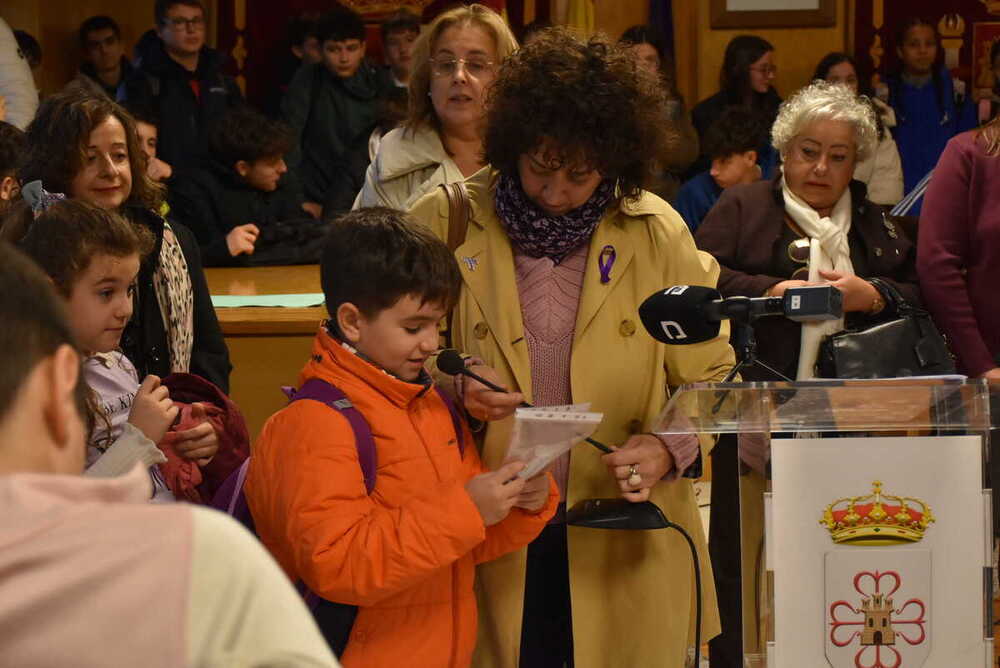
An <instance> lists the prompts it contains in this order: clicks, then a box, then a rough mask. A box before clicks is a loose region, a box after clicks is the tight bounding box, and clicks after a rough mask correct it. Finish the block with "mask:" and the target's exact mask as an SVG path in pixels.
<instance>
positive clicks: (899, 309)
mask: <svg viewBox="0 0 1000 668" xmlns="http://www.w3.org/2000/svg"><path fill="white" fill-rule="evenodd" d="M868 282H869V283H871V284H872V285H874V286H875V289H876V290H878V291H879V292H880V293H882V296H883V297H885V300H886V302H887V303H889V304H891V305H892V307H893V309H895V311H896V313H897V314H898V315H900V316H910V315H923V314H925V313H926V311H924V310H923V309H922V308H920V307H918V306H914V305H913V304H911V303H910V302H908V301H906V299H905V298H904V297H903V295H902V293H901V292H900V291H899V290H898V289H897V288H896V286H895V285H893V284H892V283H890V282H889V281H884V280H882V279H881V278H869V279H868Z"/></svg>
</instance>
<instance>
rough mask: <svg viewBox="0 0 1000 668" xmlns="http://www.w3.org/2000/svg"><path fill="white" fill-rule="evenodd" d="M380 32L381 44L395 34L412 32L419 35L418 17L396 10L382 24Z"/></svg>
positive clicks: (408, 12) (406, 11)
mask: <svg viewBox="0 0 1000 668" xmlns="http://www.w3.org/2000/svg"><path fill="white" fill-rule="evenodd" d="M381 31H382V33H381V34H382V42H383V43H384V42H385V40H386V39H388V38H389V35H392V34H393V33H397V32H412V33H413V34H415V35H419V34H420V17H419V16H417V15H416V14H414V13H413V12H411V11H409V10H406V9H398V10H396V11H395V12H393V13H392V14H390V15H389V18H387V19H386V20H385V21H383V22H382V26H381Z"/></svg>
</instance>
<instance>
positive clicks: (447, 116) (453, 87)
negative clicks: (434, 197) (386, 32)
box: [354, 4, 517, 211]
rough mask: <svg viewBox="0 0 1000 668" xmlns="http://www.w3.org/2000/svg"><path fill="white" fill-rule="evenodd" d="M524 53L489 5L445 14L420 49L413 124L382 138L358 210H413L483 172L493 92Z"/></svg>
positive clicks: (411, 91)
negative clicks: (505, 66)
mask: <svg viewBox="0 0 1000 668" xmlns="http://www.w3.org/2000/svg"><path fill="white" fill-rule="evenodd" d="M516 48H517V40H516V39H515V38H514V35H513V33H511V31H510V28H508V27H507V23H506V22H505V21H504V20H503V18H502V17H501V16H500V15H499V14H497V13H496V12H494V11H493V10H492V9H490V8H488V7H485V6H484V5H479V4H473V5H469V6H467V7H456V8H454V9H451V10H449V11H447V12H445V13H443V14H441V15H440V16H438V17H437V19H435V20H434V23H432V24H431V25H430V27H429V28H428V29H427V30H425V31H424V32H423V33H422V34H421V35H420V37H418V38H417V41H416V43H415V44H414V46H413V69H412V72H413V75H412V78H411V81H410V86H409V94H410V105H409V108H410V111H409V118H408V120H407V121H406V122H405V123H404V124H403V126H402V127H400V128H396V129H395V130H392V131H391V132H389V133H388V134H386V135H385V137H383V138H382V140H381V142H380V144H379V149H378V154H377V155H376V156H375V159H374V160H373V161H372V163H371V164H370V165H369V166H368V172H367V174H366V175H365V185H364V187H362V189H361V192H360V193H358V197H357V199H356V200H355V201H354V208H355V209H357V208H360V207H363V206H388V207H391V208H394V209H401V210H403V211H405V210H407V209H408V208H410V207H411V206H412V205H413V203H414V202H416V201H417V200H418V199H420V197H422V196H423V195H425V194H427V193H429V192H430V191H431V190H433V189H434V188H437V187H438V186H440V185H441V184H444V183H453V182H455V181H463V180H465V178H466V177H467V176H471V175H472V174H474V173H475V172H477V171H479V170H480V169H481V168H482V166H483V165H484V164H485V163H484V162H483V131H484V120H485V119H484V116H485V106H486V94H487V91H488V90H489V87H490V85H491V84H492V83H493V79H494V77H495V76H496V70H497V68H498V67H500V63H502V62H503V61H504V60H505V59H506V58H507V56H509V55H510V54H511V53H512V52H513V51H514V49H516Z"/></svg>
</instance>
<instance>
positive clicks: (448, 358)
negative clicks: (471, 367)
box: [437, 348, 465, 376]
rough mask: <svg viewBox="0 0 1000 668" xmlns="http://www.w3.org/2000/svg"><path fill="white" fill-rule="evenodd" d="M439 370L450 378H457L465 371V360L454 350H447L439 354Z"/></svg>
mask: <svg viewBox="0 0 1000 668" xmlns="http://www.w3.org/2000/svg"><path fill="white" fill-rule="evenodd" d="M437 368H438V370H440V371H441V372H442V373H446V374H448V375H449V376H457V375H458V374H460V373H462V372H463V371H465V360H463V359H462V356H461V355H459V354H458V351H457V350H455V349H454V348H445V349H444V350H442V351H441V352H439V353H438V358H437Z"/></svg>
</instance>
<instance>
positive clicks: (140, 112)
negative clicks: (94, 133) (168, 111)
mask: <svg viewBox="0 0 1000 668" xmlns="http://www.w3.org/2000/svg"><path fill="white" fill-rule="evenodd" d="M119 104H121V106H122V107H123V108H124V109H125V111H127V112H128V113H129V114H130V115H131V116H132V120H134V121H135V122H136V123H145V124H146V125H152V126H153V127H156V128H159V127H160V114H159V112H158V111H157V110H156V107H154V106H153V105H152V104H145V103H142V102H135V101H131V102H129V101H125V102H120V103H119Z"/></svg>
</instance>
